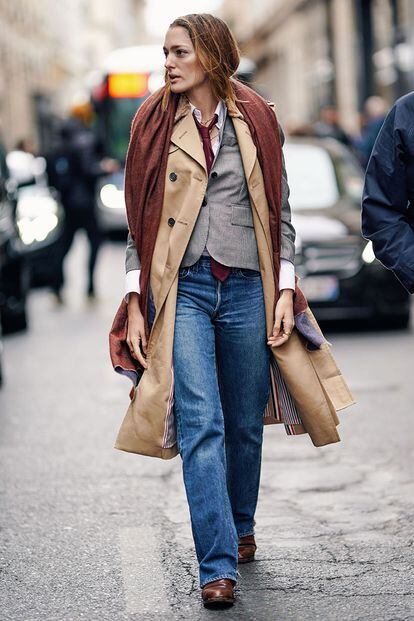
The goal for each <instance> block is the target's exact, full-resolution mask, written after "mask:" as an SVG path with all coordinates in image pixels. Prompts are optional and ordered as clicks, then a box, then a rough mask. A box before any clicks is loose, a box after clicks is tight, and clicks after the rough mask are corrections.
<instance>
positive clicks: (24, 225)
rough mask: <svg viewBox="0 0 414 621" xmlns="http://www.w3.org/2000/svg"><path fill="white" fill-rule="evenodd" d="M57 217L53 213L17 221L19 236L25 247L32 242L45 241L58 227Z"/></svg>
mask: <svg viewBox="0 0 414 621" xmlns="http://www.w3.org/2000/svg"><path fill="white" fill-rule="evenodd" d="M58 222H59V220H58V217H57V216H56V215H55V214H53V213H49V214H47V213H45V214H42V215H41V216H37V218H21V219H20V220H18V221H17V228H18V230H19V235H20V238H21V240H22V242H23V243H24V244H26V246H28V245H30V244H32V243H33V242H35V241H37V242H41V241H43V240H45V239H46V237H47V236H48V235H49V233H50V232H51V231H53V229H55V228H56V227H57V225H58Z"/></svg>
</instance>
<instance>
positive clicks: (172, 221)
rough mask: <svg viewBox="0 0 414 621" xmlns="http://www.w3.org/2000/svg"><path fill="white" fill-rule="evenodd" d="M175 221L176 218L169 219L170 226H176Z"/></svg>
mask: <svg viewBox="0 0 414 621" xmlns="http://www.w3.org/2000/svg"><path fill="white" fill-rule="evenodd" d="M174 224H175V220H174V218H168V226H174Z"/></svg>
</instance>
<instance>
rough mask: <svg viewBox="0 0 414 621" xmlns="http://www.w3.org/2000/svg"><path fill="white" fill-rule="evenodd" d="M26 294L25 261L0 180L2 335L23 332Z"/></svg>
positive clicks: (4, 187) (25, 320) (11, 208)
mask: <svg viewBox="0 0 414 621" xmlns="http://www.w3.org/2000/svg"><path fill="white" fill-rule="evenodd" d="M28 290H29V266H28V260H27V258H26V257H25V256H24V254H23V253H22V242H21V240H20V236H19V233H18V230H17V227H16V222H15V212H14V208H13V204H12V202H11V201H10V200H9V195H8V193H7V190H6V184H5V182H4V181H2V180H0V318H1V323H2V327H3V333H4V334H6V333H8V332H14V331H17V330H23V329H25V328H26V325H27V316H26V297H27V292H28Z"/></svg>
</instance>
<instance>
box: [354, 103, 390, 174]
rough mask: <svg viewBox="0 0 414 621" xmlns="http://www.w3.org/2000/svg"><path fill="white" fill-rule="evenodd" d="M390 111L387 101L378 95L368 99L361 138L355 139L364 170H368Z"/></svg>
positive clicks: (365, 105)
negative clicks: (372, 153) (370, 158)
mask: <svg viewBox="0 0 414 621" xmlns="http://www.w3.org/2000/svg"><path fill="white" fill-rule="evenodd" d="M388 110H389V106H388V103H387V102H386V100H385V99H383V98H382V97H378V96H377V95H373V96H372V97H368V99H367V100H366V102H365V104H364V112H363V117H364V123H363V126H362V130H361V137H360V138H358V139H355V147H356V150H357V153H358V156H359V159H360V161H361V164H362V166H363V167H364V168H366V166H367V164H368V160H369V157H370V155H371V152H372V149H373V146H374V144H375V140H376V139H377V136H378V133H379V131H380V129H381V127H382V124H383V122H384V120H385V117H386V116H387V112H388Z"/></svg>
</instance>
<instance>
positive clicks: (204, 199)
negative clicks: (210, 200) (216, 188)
mask: <svg viewBox="0 0 414 621" xmlns="http://www.w3.org/2000/svg"><path fill="white" fill-rule="evenodd" d="M201 204H202V206H203V207H205V206H206V205H207V199H206V197H204V198H203V202H202V203H201Z"/></svg>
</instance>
